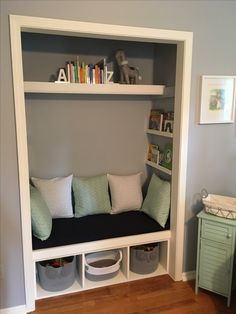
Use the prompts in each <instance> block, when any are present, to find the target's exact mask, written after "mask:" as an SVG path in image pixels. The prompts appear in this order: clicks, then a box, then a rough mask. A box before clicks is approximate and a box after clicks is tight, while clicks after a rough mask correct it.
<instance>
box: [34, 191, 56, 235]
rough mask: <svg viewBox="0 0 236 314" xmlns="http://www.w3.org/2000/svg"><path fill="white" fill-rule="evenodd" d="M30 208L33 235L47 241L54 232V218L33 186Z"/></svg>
mask: <svg viewBox="0 0 236 314" xmlns="http://www.w3.org/2000/svg"><path fill="white" fill-rule="evenodd" d="M30 207H31V223H32V230H33V235H34V236H35V237H37V238H38V239H40V240H46V239H47V238H49V236H50V234H51V231H52V216H51V213H50V211H49V209H48V206H47V204H46V202H45V201H44V199H43V198H42V196H41V194H40V192H39V191H38V190H37V189H36V188H35V187H33V186H30Z"/></svg>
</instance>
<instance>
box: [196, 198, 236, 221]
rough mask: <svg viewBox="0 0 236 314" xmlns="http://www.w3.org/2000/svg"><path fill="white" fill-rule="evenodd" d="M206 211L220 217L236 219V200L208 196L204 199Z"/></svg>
mask: <svg viewBox="0 0 236 314" xmlns="http://www.w3.org/2000/svg"><path fill="white" fill-rule="evenodd" d="M202 201H203V204H204V205H205V211H206V212H208V213H210V214H212V215H215V216H219V217H224V218H228V219H236V198H234V197H229V196H223V195H215V194H208V195H207V196H203V197H202Z"/></svg>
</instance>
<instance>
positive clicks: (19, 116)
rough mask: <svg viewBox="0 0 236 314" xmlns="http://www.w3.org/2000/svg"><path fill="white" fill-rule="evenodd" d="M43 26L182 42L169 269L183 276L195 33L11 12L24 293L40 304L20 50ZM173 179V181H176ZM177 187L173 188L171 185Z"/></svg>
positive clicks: (59, 31)
mask: <svg viewBox="0 0 236 314" xmlns="http://www.w3.org/2000/svg"><path fill="white" fill-rule="evenodd" d="M23 31H28V32H39V33H48V34H63V35H70V36H78V35H79V36H82V37H92V38H96V37H97V38H106V39H110V38H115V39H122V40H131V41H132V40H133V41H134V40H135V41H142V42H153V43H155V42H163V43H165V42H166V43H175V44H177V73H176V77H177V78H178V80H177V81H178V82H179V83H178V86H176V92H175V97H176V101H177V103H178V104H179V105H180V107H181V110H180V113H179V118H180V119H181V121H180V126H179V129H178V130H176V131H177V133H178V136H179V137H180V140H179V143H180V146H179V148H178V156H177V160H178V164H177V166H176V169H177V170H176V174H177V180H176V184H177V187H178V188H177V189H176V190H174V193H175V199H174V200H175V206H176V208H178V212H176V215H174V216H175V217H173V219H172V222H171V228H172V231H171V233H172V235H173V236H172V239H171V242H170V246H171V247H172V248H173V250H172V249H171V252H173V253H172V254H171V255H172V256H170V259H171V258H173V255H174V261H175V262H174V264H173V265H171V263H170V275H171V276H172V277H173V278H174V279H175V280H181V279H182V265H183V242H184V234H183V233H184V216H185V190H186V164H187V147H188V121H189V100H190V82H191V64H192V35H193V34H192V33H191V32H182V31H174V30H161V29H152V28H140V27H130V26H120V25H109V24H97V23H87V22H79V21H67V20H57V19H48V18H39V17H30V16H17V15H10V35H11V55H12V75H13V90H14V103H15V123H16V138H17V154H18V171H19V188H20V207H21V222H22V226H21V229H22V241H23V243H22V245H23V259H24V280H25V299H26V308H27V311H33V310H34V309H35V289H36V287H35V284H34V282H35V281H34V278H32V276H34V274H35V273H34V265H33V262H32V261H33V258H32V239H31V216H30V196H29V184H28V183H29V166H28V149H27V130H26V117H25V98H24V81H23V65H22V51H21V32H23ZM172 185H173V184H172ZM172 192H173V190H172Z"/></svg>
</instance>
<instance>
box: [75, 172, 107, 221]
mask: <svg viewBox="0 0 236 314" xmlns="http://www.w3.org/2000/svg"><path fill="white" fill-rule="evenodd" d="M72 186H73V192H74V199H75V217H83V216H87V215H93V214H101V213H110V210H111V203H110V198H109V193H108V180H107V176H106V175H101V176H95V177H74V178H73V183H72Z"/></svg>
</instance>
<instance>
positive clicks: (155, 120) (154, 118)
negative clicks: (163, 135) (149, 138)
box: [149, 109, 163, 131]
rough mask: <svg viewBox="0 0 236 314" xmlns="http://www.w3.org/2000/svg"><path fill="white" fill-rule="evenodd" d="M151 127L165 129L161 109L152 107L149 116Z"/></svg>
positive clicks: (158, 129) (159, 129)
mask: <svg viewBox="0 0 236 314" xmlns="http://www.w3.org/2000/svg"><path fill="white" fill-rule="evenodd" d="M149 129H152V130H157V131H162V129H163V113H161V112H160V111H159V110H156V109H152V110H151V113H150V117H149Z"/></svg>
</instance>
